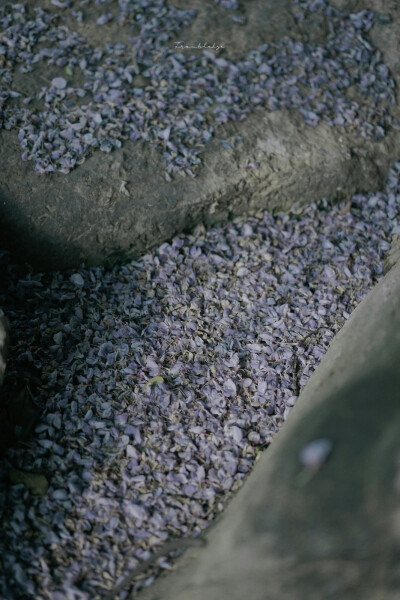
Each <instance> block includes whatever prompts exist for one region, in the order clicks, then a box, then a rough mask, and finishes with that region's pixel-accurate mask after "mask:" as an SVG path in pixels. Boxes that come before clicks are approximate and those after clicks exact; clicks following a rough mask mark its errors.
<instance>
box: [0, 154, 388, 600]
mask: <svg viewBox="0 0 400 600" xmlns="http://www.w3.org/2000/svg"><path fill="white" fill-rule="evenodd" d="M399 173H400V163H395V165H394V169H393V170H392V171H391V172H390V174H389V178H388V182H387V186H386V188H385V190H383V191H382V192H379V193H375V194H370V195H369V196H365V195H357V196H355V197H353V198H352V199H351V200H349V201H348V202H343V203H341V204H337V205H331V204H330V203H329V202H328V201H327V200H322V201H321V202H320V203H318V204H313V205H311V206H309V207H307V208H305V209H302V210H300V209H298V210H296V209H293V210H292V212H291V213H289V214H283V213H278V214H275V215H272V214H270V213H269V212H265V213H263V214H260V215H258V216H255V217H252V218H249V219H247V220H246V219H244V218H241V219H236V220H235V221H234V222H232V223H229V224H227V225H225V226H222V227H216V228H213V229H210V230H208V231H206V230H204V228H203V227H202V226H199V227H198V228H197V229H196V230H195V231H194V232H193V233H192V234H191V235H183V234H182V235H179V236H177V237H175V238H174V239H173V240H172V241H171V243H164V244H162V245H161V246H160V247H159V248H158V249H156V250H155V251H154V252H152V253H151V254H147V255H146V256H144V257H143V258H142V259H141V260H139V261H137V262H131V263H130V264H126V265H124V266H119V267H115V268H113V269H112V270H105V269H103V268H91V269H80V270H78V271H73V272H71V271H69V272H63V273H59V272H54V273H50V274H33V273H32V272H31V270H30V269H29V267H17V266H15V265H13V264H12V263H11V262H10V259H9V256H8V255H7V254H6V253H3V254H2V255H1V261H0V265H1V280H2V282H3V283H4V284H5V287H4V290H7V291H4V292H2V293H1V294H0V305H1V306H3V307H4V309H5V310H6V312H7V315H8V317H9V319H10V321H11V323H12V344H11V348H10V360H9V370H8V372H7V374H6V380H5V384H4V390H5V392H6V393H7V391H9V392H10V393H11V391H10V390H11V389H12V385H11V384H12V382H13V381H14V380H15V379H16V378H17V377H19V378H20V379H21V378H22V379H23V378H26V379H28V383H29V381H31V380H32V381H34V382H35V383H34V385H33V386H32V395H33V397H34V399H35V402H37V403H38V404H39V405H40V407H41V409H42V414H41V416H40V419H39V421H38V422H37V425H36V428H35V430H34V433H33V435H31V437H29V438H28V439H22V438H21V441H20V443H19V444H17V445H16V446H14V447H12V448H10V449H8V451H7V454H6V456H5V458H4V459H3V461H2V463H1V477H0V501H1V513H2V514H1V525H0V527H1V536H0V549H1V554H2V556H3V566H2V571H1V575H0V595H1V597H3V598H7V600H13V599H17V598H18V599H19V598H35V599H39V598H40V599H45V600H64V599H66V598H68V599H75V600H78V599H82V600H83V599H84V600H94V599H98V598H101V597H102V596H103V595H104V594H105V593H106V591H107V590H110V589H111V588H112V587H113V586H115V585H116V584H117V583H118V582H119V581H120V580H121V579H122V578H123V576H125V575H126V574H127V573H128V572H130V570H132V569H134V568H135V567H137V566H138V565H139V564H140V563H142V562H143V561H144V560H146V559H147V558H149V557H150V556H151V554H152V552H154V551H155V550H157V549H158V548H159V547H160V546H162V544H163V543H165V542H166V540H170V539H174V538H180V537H182V536H189V537H190V536H195V535H197V534H199V533H200V532H201V531H203V530H204V529H205V528H206V527H207V526H208V525H209V524H210V523H211V522H212V521H213V519H214V518H215V517H216V515H217V514H218V513H219V512H220V511H221V510H222V509H223V507H224V506H225V505H226V502H227V501H228V500H229V498H230V497H231V496H232V494H233V493H234V492H235V490H237V489H238V488H239V487H240V486H241V485H242V483H243V480H244V479H245V477H246V475H247V474H248V473H249V471H250V470H251V468H252V466H253V465H254V462H255V461H256V459H257V456H258V455H259V453H260V452H261V451H262V450H263V449H264V448H265V447H266V446H267V445H268V443H269V442H270V440H271V438H272V437H273V436H274V434H275V433H276V432H277V431H278V429H279V427H280V425H281V424H282V423H283V422H284V420H285V418H286V416H287V414H288V412H289V411H290V409H291V407H292V406H293V404H294V403H295V401H296V398H297V396H298V394H299V392H300V390H301V388H302V387H303V386H304V385H305V383H306V381H307V379H308V377H309V376H310V374H311V373H312V372H313V371H314V369H315V367H316V365H317V364H318V363H319V362H320V360H321V357H322V356H323V355H324V353H325V352H326V349H327V347H328V345H329V342H330V340H331V339H332V337H333V336H334V335H335V333H336V332H337V331H338V330H339V329H340V327H341V326H342V325H343V323H344V321H345V319H346V318H347V317H348V316H349V314H350V313H351V312H352V310H353V309H354V307H355V306H356V305H357V304H358V303H359V302H360V301H361V299H362V298H363V297H364V296H365V295H366V293H367V292H368V291H369V290H370V289H371V287H372V286H373V285H374V284H376V282H377V281H378V280H379V279H380V278H381V277H382V260H383V257H384V255H385V253H386V252H387V250H388V248H389V243H390V240H391V236H392V234H393V233H394V232H398V231H399V221H398V215H399V200H400V182H399ZM20 433H21V432H18V431H17V432H16V434H17V435H18V434H20ZM21 472H29V473H34V474H36V475H37V478H36V484H37V485H38V488H36V490H35V491H36V492H38V493H37V494H34V493H33V492H32V489H33V488H32V485H34V484H32V481H30V482H29V481H26V480H25V483H23V482H22V481H23V477H24V474H23V473H22V475H21ZM25 476H26V475H25ZM39 476H40V477H39ZM10 478H11V483H12V484H10ZM18 478H20V479H18ZM21 478H22V479H21ZM168 564H169V563H168V562H167V561H164V563H162V565H163V566H164V567H165V568H167V567H168ZM159 570H160V566H159V565H157V564H154V565H153V569H152V571H151V572H150V573H146V574H141V575H140V576H139V577H138V580H137V581H136V582H135V584H134V588H133V589H139V588H140V587H141V586H142V585H148V584H150V583H151V581H152V580H153V579H154V577H155V576H156V574H157V572H159ZM127 594H128V591H122V592H120V595H119V597H120V598H127Z"/></svg>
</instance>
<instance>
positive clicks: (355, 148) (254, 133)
mask: <svg viewBox="0 0 400 600" xmlns="http://www.w3.org/2000/svg"><path fill="white" fill-rule="evenodd" d="M173 4H174V5H177V6H179V5H180V4H181V5H182V6H184V7H185V8H190V7H194V8H196V9H198V11H199V12H198V16H197V17H196V19H195V21H194V22H193V24H192V25H191V26H190V27H188V28H187V30H186V31H185V32H184V37H185V39H187V40H188V41H189V40H192V36H193V39H194V40H195V41H196V40H198V39H201V38H202V36H206V37H207V39H208V40H220V39H221V40H223V42H224V44H225V45H226V51H224V52H226V54H225V55H226V56H227V57H228V58H231V59H237V58H241V57H243V56H245V55H246V53H247V52H248V51H249V50H251V49H252V48H256V47H257V46H258V45H259V44H261V43H264V42H266V41H267V42H271V41H277V40H280V39H282V38H283V37H285V36H288V37H290V38H292V39H294V40H303V41H307V40H308V41H310V42H321V43H322V42H323V41H324V39H326V36H327V34H328V27H327V23H326V22H325V20H324V19H323V18H321V17H319V16H318V14H315V16H313V17H311V18H310V19H308V20H307V23H304V24H301V25H299V24H297V25H296V26H294V21H293V16H292V14H291V12H290V10H289V9H291V8H292V2H291V0H284V1H283V2H282V1H279V2H278V1H275V0H274V2H269V3H267V4H268V6H266V5H265V3H264V2H261V0H257V1H256V0H254V1H253V2H251V3H250V2H249V3H247V4H246V6H245V9H244V10H245V15H246V19H247V22H246V24H245V25H239V24H237V23H234V22H233V21H232V18H231V17H232V15H231V14H230V13H231V11H227V10H223V9H221V8H219V7H218V8H217V7H216V5H214V6H209V5H208V4H207V6H206V5H204V3H202V2H199V1H198V0H196V1H195V0H192V2H190V3H186V2H174V3H173ZM333 4H335V2H334V3H333ZM336 4H339V5H340V4H341V3H340V2H336ZM353 4H354V6H353ZM353 4H352V5H351V6H350V9H354V10H361V8H365V6H364V4H363V3H360V2H358V3H355V2H353ZM389 5H390V6H389ZM340 7H341V8H343V9H345V7H344V6H340ZM368 8H377V10H381V11H384V12H387V11H388V10H390V11H391V14H392V18H393V22H392V23H391V24H389V25H385V26H374V28H373V29H372V30H371V32H370V34H371V37H372V39H373V40H374V43H375V45H376V47H378V48H379V49H380V50H381V51H382V53H383V55H384V58H385V60H387V62H388V64H390V66H391V68H392V71H393V72H392V75H393V77H394V78H397V80H398V77H399V73H400V71H399V63H398V61H396V60H395V59H394V58H393V57H395V56H397V55H398V53H397V45H398V40H399V34H398V31H400V9H399V7H398V6H397V5H396V3H390V2H383V0H382V1H380V0H375V1H371V2H370V3H368ZM85 10H88V9H87V8H86V7H85ZM83 25H85V23H83V24H82V25H81V27H83ZM110 27H111V25H110ZM74 28H75V29H78V30H79V24H78V23H77V22H75V23H74ZM98 29H99V28H97V30H96V27H92V28H90V27H88V28H87V29H85V30H82V31H81V33H82V34H84V35H85V36H87V37H88V41H89V42H91V43H93V44H99V43H100V41H101V42H102V40H100V41H99V38H98V36H99V31H98ZM100 29H101V28H100ZM100 35H101V36H103V35H104V34H103V30H101V31H100ZM110 35H111V37H110V38H109V41H113V42H116V41H119V39H120V37H119V34H118V31H117V30H115V31H114V29H112V28H111V30H110ZM121 35H122V34H121ZM139 84H140V85H144V84H145V82H144V80H143V79H141V80H140V82H139ZM18 86H19V87H18V89H20V88H21V89H29V90H33V89H35V90H36V91H38V90H39V91H40V79H38V78H37V77H36V75H35V72H32V73H31V74H30V73H27V74H24V76H23V77H22V76H19V80H18ZM23 86H25V88H23ZM35 86H36V87H35ZM31 93H32V92H31ZM396 111H397V113H398V107H393V114H394V115H395V113H396ZM234 135H241V136H242V137H243V141H242V143H241V144H239V145H238V146H236V147H234V148H223V147H222V146H221V144H220V143H219V142H218V140H217V138H223V139H229V138H230V137H231V136H234ZM20 153H21V148H20V146H19V142H18V140H17V137H16V132H15V131H6V130H2V131H0V161H1V165H2V169H1V173H0V236H1V239H2V244H3V245H4V246H5V247H7V248H9V249H11V250H12V251H13V252H14V253H15V255H16V256H17V257H18V258H19V259H21V260H24V261H25V260H28V261H29V262H31V263H33V264H34V265H35V266H37V267H40V268H41V269H43V268H46V269H47V268H66V267H74V266H79V265H80V264H81V263H82V262H86V263H87V264H89V265H96V264H100V263H104V264H107V265H111V264H113V263H115V262H118V261H121V260H125V259H128V258H135V257H138V256H139V255H141V254H143V253H145V252H147V251H148V250H149V249H150V248H152V247H154V246H157V245H158V244H160V243H162V242H163V241H166V240H168V239H170V238H171V237H172V236H173V235H174V234H176V233H177V232H179V231H183V230H190V229H191V228H193V226H195V225H196V224H198V223H199V222H200V221H202V222H204V223H205V224H206V225H213V224H215V223H218V222H221V221H226V220H228V219H231V218H233V217H235V216H237V215H240V214H254V213H256V212H257V211H258V210H260V209H278V208H279V209H284V210H285V209H287V208H289V207H290V206H291V205H292V204H293V203H294V202H299V203H300V204H306V203H309V202H311V201H315V200H318V199H320V198H321V196H328V197H331V198H333V199H335V198H336V199H339V198H343V197H349V196H350V195H351V194H353V193H354V192H357V191H371V190H374V189H379V188H380V187H381V185H382V183H383V181H384V179H385V176H386V173H387V169H388V166H389V165H390V164H391V163H392V162H393V160H395V159H396V157H399V156H400V136H399V133H398V131H396V130H392V131H389V132H388V134H387V135H386V136H385V137H384V138H383V139H382V140H381V141H380V142H372V141H366V140H365V139H364V138H362V137H360V136H359V135H358V132H357V131H352V130H350V129H345V128H343V127H336V126H335V127H329V126H328V125H326V124H325V123H323V122H320V124H318V125H317V126H316V127H312V126H310V125H307V124H305V122H304V119H303V117H302V116H301V114H300V113H299V112H298V111H297V110H294V109H293V110H286V109H285V110H280V111H276V112H270V111H269V110H267V109H266V108H262V107H258V108H257V109H256V110H255V112H254V113H252V114H250V115H249V116H248V117H247V118H246V119H245V120H244V121H241V122H229V123H226V124H217V126H216V131H215V137H214V138H213V139H212V140H211V141H209V142H208V143H207V144H206V147H205V149H204V152H203V155H202V159H203V164H202V165H201V166H200V168H199V173H198V176H197V177H196V178H195V179H190V178H189V177H186V178H181V177H179V176H176V177H175V178H174V180H173V181H172V182H167V181H166V180H165V178H164V169H165V164H164V162H163V158H162V155H161V152H158V151H156V150H155V149H154V147H152V146H150V145H149V144H148V143H146V142H144V141H138V142H132V141H129V140H128V141H126V142H124V143H123V146H122V148H121V149H119V150H114V151H113V152H112V153H110V154H104V153H102V152H99V151H96V152H94V153H93V155H92V156H91V157H89V158H88V159H87V160H86V162H85V163H84V164H82V165H80V166H79V167H77V168H75V169H74V170H73V171H72V172H71V173H69V174H68V175H63V174H60V173H56V174H50V175H47V176H43V175H41V174H38V173H36V172H35V171H34V170H33V167H32V164H31V163H30V162H22V161H21V160H20V159H19V156H20ZM248 161H252V162H258V163H259V164H260V167H259V169H256V170H255V169H245V168H244V167H245V165H246V164H247V163H248Z"/></svg>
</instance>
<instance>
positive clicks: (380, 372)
mask: <svg viewBox="0 0 400 600" xmlns="http://www.w3.org/2000/svg"><path fill="white" fill-rule="evenodd" d="M399 360H400V264H397V265H396V266H395V267H394V268H393V269H391V270H390V272H389V273H388V274H387V275H386V276H385V277H384V279H383V280H382V281H381V282H380V283H379V284H378V285H377V286H376V287H375V288H374V289H373V290H372V291H371V292H370V293H369V294H368V296H367V297H366V298H365V299H364V300H363V301H362V302H361V303H360V305H359V306H358V307H357V308H356V309H355V311H354V312H353V313H352V315H351V316H350V317H349V319H348V321H347V322H346V324H345V325H344V327H343V328H342V330H341V331H340V332H339V333H338V334H337V335H336V336H335V338H334V339H333V341H332V343H331V345H330V348H329V350H328V352H327V354H326V355H325V357H324V358H323V360H322V362H321V364H320V365H319V367H317V369H316V371H315V373H314V374H313V375H312V376H311V378H310V381H309V383H308V384H307V386H306V388H305V389H304V391H303V392H302V394H301V395H300V398H299V399H298V401H297V403H296V405H295V406H294V408H293V410H292V411H291V413H290V414H289V417H288V420H287V421H286V423H285V424H284V425H283V426H282V428H281V430H280V431H279V433H278V434H277V436H276V438H275V439H274V441H273V442H272V445H271V447H270V448H269V449H268V450H267V451H266V452H264V453H263V455H262V456H261V459H260V461H259V463H258V464H257V465H256V467H255V469H254V470H253V472H252V473H251V474H250V475H249V477H248V480H247V481H246V483H245V485H244V486H243V488H241V489H240V490H239V492H238V493H237V495H236V496H235V497H234V498H233V500H232V502H231V504H230V505H229V506H228V508H227V509H226V510H225V512H224V513H223V515H222V516H221V518H220V519H219V521H217V522H216V525H215V527H213V528H212V529H211V530H210V531H209V533H208V536H207V539H208V546H207V547H206V548H205V549H204V550H202V549H200V550H199V549H196V550H193V549H189V550H188V551H187V552H186V553H185V555H184V556H183V557H182V558H181V559H179V560H178V562H177V565H176V569H175V570H174V572H172V573H170V574H169V575H163V576H161V577H160V578H159V579H158V580H157V581H156V582H155V583H154V584H153V585H152V586H150V587H149V588H148V589H145V590H143V592H142V593H141V594H139V596H138V597H139V598H140V600H161V599H162V600H172V599H173V600H203V599H204V598H207V599H208V600H217V599H219V598H221V597H226V598H231V600H239V599H240V600H241V599H242V598H243V597H248V598H251V599H252V600H265V599H266V598H268V600H292V599H293V598H296V600H320V598H321V597H323V598H329V599H334V600H376V599H377V598H385V600H397V599H398V597H399V595H398V592H399V589H400V572H399V569H398V556H399V552H400V526H399V523H400V520H399V519H400V515H399V494H400V484H399V481H400V471H399V464H400V463H399V461H400V439H399V435H398V432H399V427H400V391H399V390H400V375H399V370H398V364H399ZM321 439H323V440H329V442H330V443H331V449H330V452H329V453H326V454H325V456H324V457H322V455H321V456H320V459H321V460H320V464H319V466H318V468H316V469H313V468H310V467H307V466H305V465H304V463H303V464H302V463H301V460H300V458H301V456H302V453H303V454H304V448H306V447H307V445H308V444H310V443H313V442H315V441H316V440H321Z"/></svg>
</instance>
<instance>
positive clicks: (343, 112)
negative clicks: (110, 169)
mask: <svg viewBox="0 0 400 600" xmlns="http://www.w3.org/2000/svg"><path fill="white" fill-rule="evenodd" d="M215 1H216V3H217V4H219V5H220V6H222V7H224V8H226V9H228V10H229V13H231V14H232V19H233V20H235V21H236V22H238V23H239V25H241V24H243V25H244V24H245V18H244V16H243V15H242V14H239V13H240V11H239V8H240V6H239V4H238V3H237V2H235V1H234V0H215ZM315 13H318V14H319V15H320V17H321V18H322V19H324V21H325V22H326V27H327V28H328V31H329V33H328V35H327V41H326V44H317V43H308V42H305V41H304V42H303V41H299V40H297V41H296V40H293V39H290V38H289V37H285V38H284V39H282V40H280V41H278V42H276V43H265V44H262V45H261V46H259V47H258V48H256V49H254V50H252V51H250V52H249V53H248V54H247V55H246V56H245V57H243V59H242V60H238V61H232V60H229V59H228V58H225V57H224V56H223V55H220V53H218V52H216V51H214V50H211V51H210V50H209V49H204V50H203V51H202V52H197V53H196V52H193V51H190V50H184V51H180V48H179V46H177V43H178V41H182V37H183V38H184V32H185V27H187V26H188V25H190V23H191V22H192V21H193V19H194V18H195V16H196V11H195V10H191V9H188V10H179V9H177V8H175V7H174V6H169V5H168V6H167V5H166V4H165V0H118V2H116V0H51V9H50V8H47V9H43V8H40V7H35V8H33V7H32V6H30V5H29V3H25V4H24V3H19V4H6V5H5V6H3V7H1V8H0V129H1V128H4V129H7V130H15V132H16V135H18V140H19V143H20V145H21V150H22V152H21V158H22V159H23V160H30V161H32V162H33V166H34V169H35V170H36V171H37V172H39V173H44V174H46V173H53V172H58V173H68V172H69V171H70V170H71V169H72V168H74V167H75V166H77V165H79V164H81V163H82V162H84V161H85V160H86V158H87V156H89V155H90V154H91V153H93V152H94V151H97V150H101V151H103V152H110V151H112V149H113V148H115V147H117V148H120V147H121V146H122V144H123V143H124V141H125V140H128V139H129V140H138V139H142V140H146V141H148V142H149V143H150V144H152V145H153V146H155V147H156V148H157V149H158V150H159V151H160V152H162V155H163V158H164V161H165V163H166V171H165V177H166V179H167V180H168V181H170V180H171V179H172V177H173V175H174V174H177V173H178V172H179V173H180V174H181V175H189V176H192V177H194V176H195V175H196V172H197V170H198V168H199V165H200V163H201V153H202V151H203V149H204V147H205V144H206V143H207V142H208V141H209V140H210V139H211V138H212V137H213V136H214V134H215V131H216V128H217V126H218V124H220V123H226V122H228V121H242V120H244V119H245V118H246V117H247V116H248V114H249V113H250V112H252V111H253V110H254V109H255V108H256V107H258V106H264V107H267V108H268V109H269V110H272V111H273V110H279V109H282V108H289V109H297V110H298V111H300V113H301V114H302V115H303V117H304V119H305V122H306V123H307V124H309V125H317V124H318V123H319V122H320V120H323V121H325V122H327V123H328V124H329V125H331V126H335V125H339V126H344V127H347V128H349V129H350V130H355V131H357V132H358V134H359V135H361V136H363V137H365V138H370V139H381V138H383V137H384V136H385V134H386V132H387V130H388V129H389V128H390V127H391V126H394V127H396V128H399V127H400V125H399V123H398V122H397V120H396V119H393V118H392V116H391V113H390V107H391V106H392V105H394V104H395V83H394V81H393V79H392V77H391V76H390V73H389V70H388V68H387V66H386V65H385V64H384V62H383V60H382V56H381V53H380V52H379V51H378V50H376V49H375V48H374V47H373V45H372V44H371V41H370V40H369V38H368V31H369V30H370V29H371V27H372V25H373V24H374V23H375V22H377V21H379V22H381V23H382V24H384V23H385V22H386V21H385V19H383V20H382V15H379V14H377V13H375V12H374V11H371V10H363V11H361V12H359V13H354V14H346V13H343V12H341V11H340V10H338V9H336V8H334V7H331V6H329V4H328V2H327V1H326V0H294V1H293V20H294V21H293V22H294V24H297V26H299V27H300V26H302V25H303V24H304V28H305V30H306V29H307V22H308V19H309V18H310V16H312V15H315ZM383 17H385V15H383ZM388 22H389V21H388ZM78 24H79V26H81V25H82V24H85V26H86V28H89V29H90V28H92V27H93V26H94V27H97V29H98V30H99V42H101V43H100V45H99V47H97V46H93V45H92V44H91V43H90V42H89V41H88V39H87V37H85V36H84V35H80V34H79V33H78V32H77V31H76V27H77V25H78ZM109 26H110V27H111V26H114V27H117V28H118V30H119V31H120V36H121V37H120V38H118V39H123V40H125V39H127V41H118V42H116V43H112V42H110V41H108V42H106V43H105V44H104V43H102V42H103V39H107V34H108V33H109V31H108V30H107V27H109ZM102 29H105V31H104V34H103V35H102ZM194 41H195V42H196V41H197V40H194ZM217 41H218V40H217ZM199 42H202V43H205V41H204V40H199ZM26 74H30V75H28V76H29V81H31V82H32V86H33V83H34V82H36V89H35V90H33V88H32V87H31V88H29V87H26V86H25V87H24V75H25V77H26ZM21 88H22V89H21ZM223 143H224V144H228V145H229V143H228V142H227V141H226V140H223Z"/></svg>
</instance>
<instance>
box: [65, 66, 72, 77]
mask: <svg viewBox="0 0 400 600" xmlns="http://www.w3.org/2000/svg"><path fill="white" fill-rule="evenodd" d="M64 70H65V72H66V74H67V75H73V74H74V72H73V70H72V69H71V67H70V66H69V65H67V66H66V67H65V69H64Z"/></svg>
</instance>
